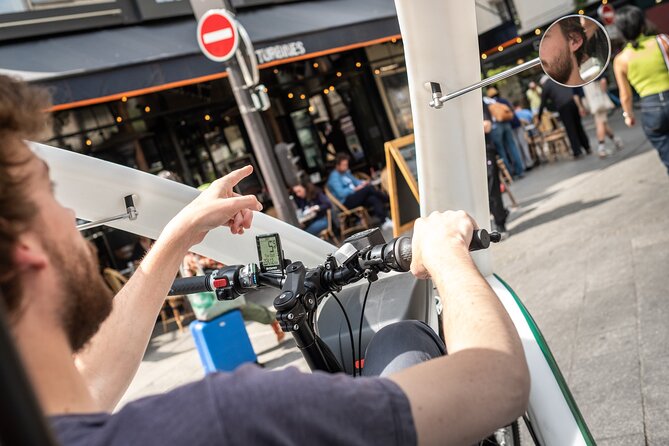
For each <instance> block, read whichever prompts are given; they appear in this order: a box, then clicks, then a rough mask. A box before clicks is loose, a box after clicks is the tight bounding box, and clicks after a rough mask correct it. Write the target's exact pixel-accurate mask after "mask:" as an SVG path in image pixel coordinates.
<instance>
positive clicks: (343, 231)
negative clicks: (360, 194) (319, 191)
mask: <svg viewBox="0 0 669 446" xmlns="http://www.w3.org/2000/svg"><path fill="white" fill-rule="evenodd" d="M324 190H325V195H326V196H327V197H328V199H329V200H330V202H331V203H332V204H333V205H334V207H335V208H336V210H337V211H338V212H337V221H338V222H339V234H340V235H341V238H342V239H345V238H346V237H347V236H348V235H349V234H353V233H355V232H359V231H363V230H365V229H369V220H370V219H369V213H368V212H367V209H365V207H364V206H358V207H355V208H353V209H349V208H347V207H346V206H344V204H343V203H342V202H341V201H339V200H337V198H336V197H335V196H334V195H333V194H332V192H330V189H328V187H327V186H326V187H325V189H324Z"/></svg>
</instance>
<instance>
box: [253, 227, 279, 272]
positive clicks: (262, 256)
mask: <svg viewBox="0 0 669 446" xmlns="http://www.w3.org/2000/svg"><path fill="white" fill-rule="evenodd" d="M256 246H257V248H258V261H259V262H260V271H261V272H263V273H266V272H277V271H278V272H282V271H283V251H282V249H281V239H280V238H279V234H267V235H258V236H256Z"/></svg>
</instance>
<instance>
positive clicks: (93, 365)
mask: <svg viewBox="0 0 669 446" xmlns="http://www.w3.org/2000/svg"><path fill="white" fill-rule="evenodd" d="M251 172H252V169H251V168H250V167H245V168H243V169H239V170H236V171H234V172H232V173H230V174H229V175H227V176H225V177H223V178H221V179H219V180H217V181H215V182H213V183H212V185H211V186H210V187H209V188H208V189H207V190H206V191H204V192H202V193H201V194H200V195H199V196H198V197H197V198H196V199H195V200H193V201H192V202H191V203H190V204H189V205H187V206H186V207H185V208H184V209H182V210H181V212H179V213H178V214H177V215H176V216H175V217H174V218H173V219H172V220H171V221H170V222H169V223H168V225H167V226H166V227H165V229H164V230H163V232H162V233H161V235H160V237H159V238H158V240H157V241H156V243H155V244H154V245H153V247H152V248H151V250H150V251H149V252H148V254H147V255H146V257H145V258H144V260H143V261H142V263H141V264H140V266H139V269H138V270H137V271H136V272H135V274H133V276H132V278H131V279H130V280H129V281H128V283H127V284H126V285H125V286H124V287H123V289H122V290H121V291H120V292H119V293H118V294H117V295H116V297H115V298H114V306H113V310H112V313H111V315H110V316H109V318H107V320H106V321H105V322H104V323H103V324H102V326H101V327H100V330H99V331H98V333H97V334H96V335H95V336H94V337H93V339H92V340H91V342H90V343H89V345H88V346H87V347H86V348H85V349H84V350H83V351H82V352H80V353H79V354H78V355H77V356H76V358H75V359H76V365H77V368H78V369H79V371H80V372H81V374H82V376H83V377H84V379H85V380H86V381H87V383H88V386H89V388H90V390H91V393H92V394H93V396H94V398H95V399H96V401H97V402H98V404H99V406H100V409H101V410H105V411H111V410H112V409H113V408H114V406H115V405H116V403H117V402H118V401H119V400H120V399H121V397H122V396H123V393H125V390H126V389H127V387H128V385H129V384H130V382H131V381H132V378H133V377H134V375H135V372H136V371H137V368H138V367H139V364H140V362H141V360H142V356H143V355H144V351H145V350H146V346H147V345H148V342H149V339H150V337H151V332H152V330H153V326H154V324H155V321H156V318H157V317H158V313H159V311H160V307H161V306H162V303H163V301H164V300H165V296H166V295H167V292H168V291H169V289H170V286H171V284H172V282H173V280H174V278H175V276H176V273H177V271H178V269H179V265H180V264H181V262H182V261H183V259H184V256H185V255H186V254H187V253H188V251H189V249H190V247H191V246H193V245H195V244H197V243H199V242H201V241H202V240H203V239H204V237H205V235H206V234H207V233H208V232H209V231H210V230H211V229H214V228H216V227H218V226H221V225H226V226H229V227H230V231H231V232H232V233H233V234H241V233H243V232H244V228H246V229H248V228H249V227H250V226H251V221H252V219H253V213H252V211H253V210H260V209H261V208H262V206H261V205H260V203H259V202H258V200H257V199H256V197H254V196H252V195H250V196H238V195H237V194H235V193H234V192H233V190H232V188H233V187H234V186H235V185H236V184H237V183H238V182H239V181H240V180H241V179H242V178H244V177H246V176H248V175H249V174H250V173H251Z"/></svg>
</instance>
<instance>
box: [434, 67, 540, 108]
mask: <svg viewBox="0 0 669 446" xmlns="http://www.w3.org/2000/svg"><path fill="white" fill-rule="evenodd" d="M539 64H541V61H540V60H539V58H538V57H537V58H536V59H532V60H530V61H527V62H525V63H524V64H520V65H518V66H516V67H513V68H509V69H508V70H506V71H502V72H501V73H497V74H496V75H494V76H490V77H489V78H487V79H484V80H482V81H481V82H478V83H476V84H473V85H470V86H469V87H465V88H463V89H461V90H458V91H454V92H453V93H449V94H447V95H444V96H441V97H440V98H439V99H438V101H439V103H438V104H437V103H435V101H434V100H432V101H430V107H435V108H440V107H441V104H444V103H445V102H447V101H450V100H451V99H455V98H457V97H459V96H462V95H463V94H465V93H469V92H470V91H474V90H478V89H479V88H483V87H487V86H488V85H490V84H494V83H495V82H499V81H501V80H504V79H506V78H507V77H511V76H513V75H515V74H518V73H520V72H523V71H525V70H529V69H530V68H533V67H536V66H537V65H539Z"/></svg>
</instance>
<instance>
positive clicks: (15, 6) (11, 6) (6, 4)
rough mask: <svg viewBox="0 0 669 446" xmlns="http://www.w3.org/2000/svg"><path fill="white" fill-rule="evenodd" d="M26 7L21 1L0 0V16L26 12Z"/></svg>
mask: <svg viewBox="0 0 669 446" xmlns="http://www.w3.org/2000/svg"><path fill="white" fill-rule="evenodd" d="M27 10H28V7H27V6H26V4H25V3H24V1H23V0H2V1H0V14H9V13H12V12H22V11H27Z"/></svg>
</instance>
